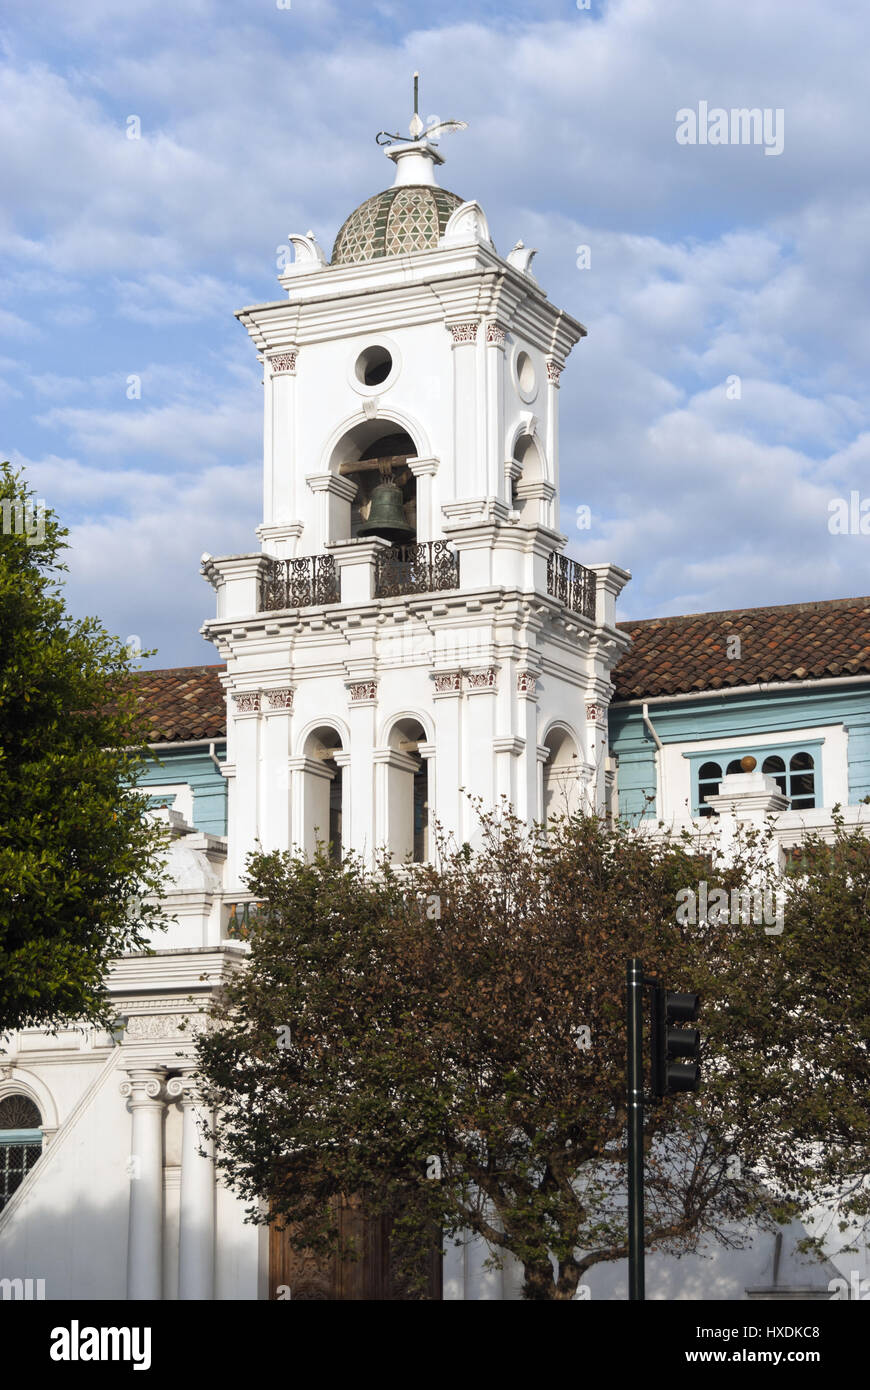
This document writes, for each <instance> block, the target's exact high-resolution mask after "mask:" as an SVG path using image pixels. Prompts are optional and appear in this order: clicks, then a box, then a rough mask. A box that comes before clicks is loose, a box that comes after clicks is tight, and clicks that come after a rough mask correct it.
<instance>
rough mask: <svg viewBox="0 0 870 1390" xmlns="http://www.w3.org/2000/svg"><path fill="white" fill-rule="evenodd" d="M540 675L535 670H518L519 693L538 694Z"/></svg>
mask: <svg viewBox="0 0 870 1390" xmlns="http://www.w3.org/2000/svg"><path fill="white" fill-rule="evenodd" d="M537 693H538V677H537V676H536V675H535V673H534V671H517V694H518V695H537Z"/></svg>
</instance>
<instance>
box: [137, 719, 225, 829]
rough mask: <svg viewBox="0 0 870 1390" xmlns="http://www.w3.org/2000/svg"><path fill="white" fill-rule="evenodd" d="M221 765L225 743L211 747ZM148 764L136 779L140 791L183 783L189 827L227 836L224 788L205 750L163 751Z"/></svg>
mask: <svg viewBox="0 0 870 1390" xmlns="http://www.w3.org/2000/svg"><path fill="white" fill-rule="evenodd" d="M215 754H216V755H217V757H218V759H219V760H220V761H221V762H223V761H224V759H225V758H226V743H225V742H221V743H218V742H216V743H215ZM156 756H157V757H158V758H159V762H149V763H147V764H146V765H145V766H144V767H143V768H142V773H141V775H140V777H139V778H138V785H139V786H140V787H148V786H154V787H159V786H163V785H165V784H166V783H167V782H187V783H188V785H189V786H190V788H191V790H192V792H193V823H194V825H195V826H196V828H197V830H202V831H204V832H205V833H206V834H208V835H226V833H227V784H226V781H225V780H224V778H223V777H222V776H221V774H220V773H219V772H218V770H217V768H216V767H215V765H214V763H213V762H212V760H211V758H210V757H209V755H208V749H207V748H179V749H164V750H163V751H162V752H160V753H159V754H157V755H156Z"/></svg>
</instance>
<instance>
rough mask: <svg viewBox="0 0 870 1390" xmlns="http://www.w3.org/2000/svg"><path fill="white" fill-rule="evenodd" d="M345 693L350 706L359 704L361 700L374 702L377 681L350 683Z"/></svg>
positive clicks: (376, 692)
mask: <svg viewBox="0 0 870 1390" xmlns="http://www.w3.org/2000/svg"><path fill="white" fill-rule="evenodd" d="M347 693H348V698H349V699H350V702H351V704H352V705H356V704H359V703H360V701H362V700H376V699H377V698H378V683H377V681H350V682H349V683H348V687H347Z"/></svg>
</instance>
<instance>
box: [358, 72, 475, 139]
mask: <svg viewBox="0 0 870 1390" xmlns="http://www.w3.org/2000/svg"><path fill="white" fill-rule="evenodd" d="M408 129H409V130H410V132H411V139H412V141H414V142H415V143H417V142H420V143H422V142H423V141H424V140H431V139H432V137H433V136H435V135H445V134H447V133H448V132H450V131H452V130H467V129H468V122H467V121H433V123H432V125H430V126H429V127H428V128H426V127H424V125H423V122H422V121H421V120H420V74H419V72H415V73H414V114H413V116H412V117H411V124H410V125H409V127H408ZM375 140H376V141H377V143H378V144H379V145H394V144H397V143H398V144H404V143H406V142H405V137H404V136H403V135H393V134H392V133H391V132H390V131H388V130H379V131H378V133H377V135H376V136H375Z"/></svg>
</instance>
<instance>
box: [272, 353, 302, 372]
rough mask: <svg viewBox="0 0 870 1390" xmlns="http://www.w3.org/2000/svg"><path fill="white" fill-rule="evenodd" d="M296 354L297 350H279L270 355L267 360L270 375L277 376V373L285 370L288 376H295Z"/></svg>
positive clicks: (297, 354)
mask: <svg viewBox="0 0 870 1390" xmlns="http://www.w3.org/2000/svg"><path fill="white" fill-rule="evenodd" d="M298 356H299V352H298V350H294V351H292V352H279V353H277V354H276V355H275V356H274V357H270V358H269V359H268V360H269V366H270V368H271V369H272V375H273V376H278V375H279V373H282V372H286V373H287V375H288V376H295V375H296V359H297V357H298Z"/></svg>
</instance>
